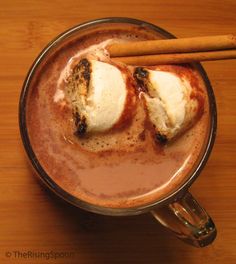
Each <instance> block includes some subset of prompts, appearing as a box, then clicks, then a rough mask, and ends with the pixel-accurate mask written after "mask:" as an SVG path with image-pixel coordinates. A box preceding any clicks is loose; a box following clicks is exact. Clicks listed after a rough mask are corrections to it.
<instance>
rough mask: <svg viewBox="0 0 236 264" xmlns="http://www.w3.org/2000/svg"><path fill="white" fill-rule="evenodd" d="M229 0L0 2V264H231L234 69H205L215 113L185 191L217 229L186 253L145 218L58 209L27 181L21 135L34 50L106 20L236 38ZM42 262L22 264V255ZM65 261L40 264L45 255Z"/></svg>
mask: <svg viewBox="0 0 236 264" xmlns="http://www.w3.org/2000/svg"><path fill="white" fill-rule="evenodd" d="M235 14H236V1H235V0H224V1H218V0H215V1H214V0H199V1H196V3H195V1H184V0H176V1H174V0H173V1H171V0H165V1H156V0H149V1H144V0H142V1H139V0H130V1H126V0H115V1H107V0H103V1H93V0H90V1H71V0H67V1H26V0H25V1H20V0H18V1H2V2H1V5H0V22H1V26H0V30H1V39H0V52H1V57H0V58H1V62H0V78H1V88H0V93H1V94H0V101H1V104H0V124H1V129H0V146H1V148H0V263H7V264H8V263H78V264H80V263H83V264H84V263H85V264H87V263H93V264H96V263H161V264H162V263H164V264H165V263H167V264H171V263H175V264H178V263H188V264H199V263H214V264H216V263H226V264H229V263H236V221H235V220H236V206H235V200H236V168H235V162H236V160H235V155H236V137H235V136H236V133H235V130H236V107H235V106H236V60H234V61H221V62H207V63H204V67H205V69H206V71H207V73H208V76H209V78H210V80H211V83H212V86H213V87H214V91H215V95H216V98H217V106H218V117H219V118H218V134H217V140H216V144H215V147H214V150H213V153H212V155H211V158H210V160H209V162H208V164H207V166H206V168H205V169H204V171H203V173H202V175H201V177H200V178H199V179H198V180H197V182H196V183H195V184H194V186H193V187H192V192H193V194H194V195H195V196H196V197H197V199H198V200H199V201H201V203H202V205H203V206H204V207H205V208H207V210H208V211H209V213H210V215H211V216H212V218H213V219H214V221H215V223H216V225H217V228H218V237H217V239H216V241H215V242H214V243H213V244H212V245H211V246H209V247H207V248H203V249H197V248H193V247H191V246H188V245H186V244H184V243H183V242H181V241H179V240H177V239H176V238H175V237H173V236H172V235H170V234H169V233H166V232H165V231H164V230H163V228H162V227H161V226H160V225H159V224H157V223H156V222H155V220H154V219H153V218H152V217H151V216H150V215H149V214H146V215H141V216H135V217H127V218H111V217H105V216H96V215H94V214H90V213H87V212H84V211H82V210H79V209H76V208H74V207H72V206H70V205H68V204H66V203H64V202H63V201H61V200H59V199H58V198H57V197H55V196H54V195H53V194H51V193H50V192H49V191H47V190H46V189H45V188H44V187H43V186H41V185H40V184H39V183H38V181H37V180H36V178H35V177H34V173H33V171H32V170H31V169H30V166H29V165H28V162H27V159H26V157H25V153H24V149H23V147H22V144H21V139H20V135H19V129H18V120H17V117H18V112H17V111H18V100H19V94H20V90H21V86H22V83H23V80H24V78H25V76H26V73H27V71H28V69H29V67H30V65H31V64H32V62H33V60H34V58H35V57H36V56H37V54H38V53H39V52H40V50H41V49H42V48H43V47H44V46H45V45H46V44H47V43H48V42H49V41H50V40H51V39H52V38H54V37H55V36H56V35H57V34H59V33H60V32H62V31H64V30H66V29H67V28H69V27H71V26H74V25H76V24H78V23H81V22H84V21H86V20H91V19H94V18H101V17H108V16H127V17H134V18H139V19H143V20H146V21H149V22H152V23H154V24H156V25H159V26H160V27H163V28H165V29H166V30H168V31H170V32H172V33H173V34H175V35H177V36H178V37H187V36H203V35H216V34H225V33H236V32H235V30H236V16H235ZM28 251H31V252H32V254H36V253H37V252H39V253H38V254H40V252H41V253H42V254H44V257H40V256H38V257H37V256H34V258H33V257H32V258H30V259H27V257H26V258H24V255H23V254H24V252H26V253H25V254H28V253H27V252H28ZM50 251H53V252H54V253H58V254H61V256H62V254H63V252H67V258H62V257H61V258H59V257H58V258H57V259H50V260H46V258H47V256H46V253H47V252H50Z"/></svg>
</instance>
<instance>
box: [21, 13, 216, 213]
mask: <svg viewBox="0 0 236 264" xmlns="http://www.w3.org/2000/svg"><path fill="white" fill-rule="evenodd" d="M105 23H129V24H134V25H137V26H144V27H148V28H150V29H152V30H154V31H156V32H157V33H160V34H161V35H163V36H165V37H167V38H176V37H175V36H174V35H172V34H171V33H169V32H168V31H166V30H164V29H162V28H160V27H159V26H156V25H154V24H152V23H149V22H145V21H143V20H139V19H134V18H127V17H107V18H99V19H94V20H90V21H87V22H84V23H82V24H78V25H76V26H74V27H72V28H70V29H68V30H66V31H64V32H63V33H61V34H59V35H58V36H57V37H55V38H54V39H53V40H52V41H51V42H49V43H48V44H47V46H46V47H45V48H44V49H43V50H42V51H41V52H40V54H39V55H38V57H37V58H36V59H35V60H34V62H33V64H32V66H31V68H30V69H29V71H28V73H27V76H26V78H25V81H24V83H23V87H22V91H21V95H20V100H19V115H18V118H19V127H20V134H21V139H22V142H23V145H24V148H25V151H26V153H27V156H28V158H29V160H30V162H31V164H32V165H33V167H34V169H35V170H36V172H37V174H38V176H39V178H40V179H41V180H42V181H43V182H44V183H45V184H46V185H47V186H48V187H49V188H50V189H51V190H52V191H53V192H55V193H56V194H57V195H58V196H60V197H61V198H63V199H64V200H66V201H67V202H69V203H71V204H73V205H75V206H77V207H79V208H81V209H84V210H87V211H90V212H93V213H98V214H103V215H113V216H115V215H124V216H125V215H137V214H141V213H145V212H148V211H151V210H152V209H154V208H156V207H157V206H160V205H164V204H167V203H170V202H171V201H173V200H175V199H178V198H179V197H181V196H182V195H183V194H184V193H185V191H186V190H187V189H188V188H189V187H190V186H191V184H192V183H193V182H194V181H195V180H196V178H197V177H198V176H199V174H200V172H201V170H202V169H203V168H204V166H205V164H206V162H207V160H208V158H209V156H210V153H211V151H212V148H213V145H214V142H215V137H216V129H217V109H216V101H215V95H214V92H213V89H212V86H211V83H210V81H209V79H208V77H207V74H206V72H205V70H204V69H203V67H202V65H201V64H200V63H194V66H196V68H197V70H198V72H199V73H200V75H201V77H202V79H203V81H204V84H205V86H206V90H207V95H208V100H209V112H210V129H209V136H208V140H207V144H206V146H205V151H204V153H203V155H202V157H201V158H200V160H199V162H198V164H197V166H196V168H195V169H194V171H193V172H192V174H191V175H190V176H189V177H187V179H185V181H184V182H183V184H181V185H179V186H178V187H177V188H176V189H175V190H173V191H172V192H170V193H169V194H168V195H167V196H165V197H163V198H161V199H158V200H156V201H153V202H151V203H148V204H145V205H141V206H137V207H130V208H111V207H104V206H99V205H94V204H90V203H88V202H86V201H83V200H80V199H79V198H77V197H75V196H73V195H72V194H70V193H69V192H67V191H65V190H64V189H63V188H62V187H60V186H59V185H58V184H57V183H56V182H55V181H54V180H53V179H52V178H51V177H50V176H49V175H48V174H47V173H46V171H45V170H44V169H43V167H42V166H41V164H40V162H39V161H38V159H37V157H36V154H35V153H34V151H33V148H32V146H31V143H30V139H29V136H28V131H27V126H26V99H27V94H28V90H29V89H28V88H29V86H30V82H31V79H32V76H33V75H34V73H35V71H36V69H37V67H38V66H39V65H40V62H41V60H42V59H43V58H44V57H45V56H46V55H47V53H48V52H49V51H50V49H51V48H53V47H54V46H55V45H56V44H57V43H59V42H60V41H63V39H64V38H66V37H67V36H70V35H71V34H73V33H75V32H77V31H79V30H81V29H86V28H89V27H93V26H95V25H98V24H105Z"/></svg>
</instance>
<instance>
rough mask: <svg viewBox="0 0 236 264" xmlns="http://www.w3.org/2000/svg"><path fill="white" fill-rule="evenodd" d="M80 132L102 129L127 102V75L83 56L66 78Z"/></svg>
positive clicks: (119, 112)
mask: <svg viewBox="0 0 236 264" xmlns="http://www.w3.org/2000/svg"><path fill="white" fill-rule="evenodd" d="M67 90H68V93H67V94H68V96H69V97H70V101H71V103H72V108H73V112H74V116H75V124H76V126H77V132H78V134H79V135H82V134H85V133H90V132H92V133H93V132H104V131H107V130H109V129H110V128H112V127H113V126H114V125H115V124H117V122H118V121H119V119H120V118H121V116H122V114H123V112H124V109H125V103H126V97H127V88H126V77H125V76H124V75H123V74H122V72H121V71H120V70H119V69H118V68H117V67H115V66H113V65H111V64H108V63H104V62H100V61H97V60H87V59H83V60H81V61H80V62H79V64H78V65H77V66H76V67H75V68H74V70H73V73H72V75H71V77H70V79H69V81H68V89H67Z"/></svg>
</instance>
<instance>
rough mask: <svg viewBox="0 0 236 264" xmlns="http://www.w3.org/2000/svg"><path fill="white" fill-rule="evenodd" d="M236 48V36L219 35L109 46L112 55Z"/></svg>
mask: <svg viewBox="0 0 236 264" xmlns="http://www.w3.org/2000/svg"><path fill="white" fill-rule="evenodd" d="M233 48H236V36H234V35H232V34H230V35H219V36H206V37H193V38H180V39H164V40H163V39H162V40H145V41H135V42H127V43H114V44H112V45H110V46H108V47H107V50H108V51H109V53H110V56H111V57H120V56H133V55H147V54H161V53H179V52H195V51H196V52H200V51H210V50H224V49H233Z"/></svg>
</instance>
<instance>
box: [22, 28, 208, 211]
mask: <svg viewBox="0 0 236 264" xmlns="http://www.w3.org/2000/svg"><path fill="white" fill-rule="evenodd" d="M102 27H103V28H102ZM98 31H99V33H98ZM110 38H121V39H126V40H132V39H153V38H160V36H159V35H158V34H157V33H155V32H153V31H151V30H147V29H145V30H144V29H143V28H141V27H137V26H130V25H128V24H127V25H123V24H122V27H121V26H120V25H119V24H117V25H115V26H109V25H105V26H101V28H96V29H95V30H91V31H89V30H87V31H82V32H81V35H79V34H78V35H77V36H74V39H73V40H71V39H70V40H67V41H65V43H64V44H63V46H61V47H58V48H56V50H54V51H53V52H52V54H50V56H49V57H48V58H47V60H45V61H43V63H42V65H41V67H39V69H38V70H37V72H36V74H35V75H34V78H33V80H32V83H31V87H30V91H29V94H28V99H27V111H26V113H27V116H26V118H27V129H28V133H29V137H30V142H31V145H32V148H33V150H34V152H35V154H36V157H37V158H38V160H39V162H40V164H41V165H42V167H43V168H44V170H45V171H46V172H47V174H48V175H49V176H50V177H51V178H52V179H53V180H54V181H55V182H56V183H57V184H58V185H59V186H61V187H62V188H63V189H64V190H66V191H67V192H69V193H71V194H72V195H74V196H76V197H77V198H79V199H81V200H84V201H87V202H89V203H92V204H95V205H99V206H106V207H113V208H119V207H120V208H125V207H135V206H139V205H144V204H148V203H151V202H154V201H155V200H158V199H160V198H163V197H165V196H166V195H167V194H169V193H170V192H172V191H174V190H175V189H176V188H177V187H178V186H179V185H180V184H182V183H183V182H184V181H185V180H186V179H187V178H188V177H189V174H190V172H191V171H192V170H193V168H194V166H195V165H196V163H197V161H198V160H199V158H200V156H201V153H202V151H204V144H205V141H206V139H207V137H208V133H209V132H208V130H209V128H208V127H209V112H208V111H209V110H208V99H207V96H206V92H204V93H205V97H206V98H205V107H204V113H203V115H202V117H201V118H200V120H199V121H198V122H197V123H196V124H195V125H194V126H193V127H192V128H191V129H189V130H188V131H187V132H186V133H184V134H183V135H182V136H181V137H179V138H178V139H176V140H175V141H174V142H172V143H171V144H169V145H167V146H164V147H163V146H160V145H158V144H156V143H155V142H154V140H153V137H152V136H151V132H150V131H149V130H148V129H146V130H144V127H145V112H144V110H143V107H142V105H141V104H142V102H141V101H138V102H137V106H136V113H135V116H134V117H133V121H132V123H131V124H130V125H129V126H128V127H124V128H123V129H121V130H114V131H112V132H111V133H108V134H103V135H96V136H94V137H91V138H88V139H78V138H76V137H75V136H74V135H73V133H74V126H73V120H72V113H71V110H70V109H69V108H67V107H63V106H62V105H60V104H58V103H55V102H54V100H53V97H54V95H55V92H56V90H57V82H58V79H59V77H60V73H61V72H62V70H63V69H64V68H65V66H66V65H67V64H68V62H69V60H70V59H71V58H72V57H73V56H74V55H75V54H76V53H77V52H78V51H80V50H83V49H85V48H87V47H89V46H90V45H92V44H95V43H99V42H101V41H103V40H106V39H110ZM160 69H163V70H168V71H173V72H175V73H176V74H178V75H180V76H181V75H184V76H187V77H189V78H190V80H191V82H192V83H195V85H197V86H199V89H203V90H204V91H205V87H204V84H203V81H202V79H201V77H200V76H199V74H198V73H197V71H196V70H195V69H194V68H192V67H190V66H186V65H185V66H160Z"/></svg>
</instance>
